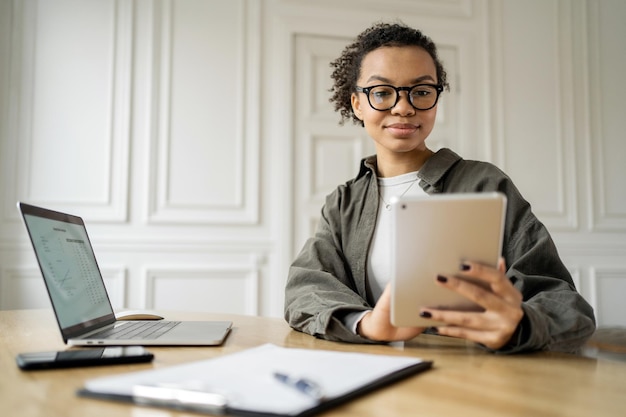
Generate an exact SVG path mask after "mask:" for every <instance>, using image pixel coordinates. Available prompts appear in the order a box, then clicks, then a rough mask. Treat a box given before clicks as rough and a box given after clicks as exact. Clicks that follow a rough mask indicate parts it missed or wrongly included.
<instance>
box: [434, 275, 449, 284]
mask: <svg viewBox="0 0 626 417" xmlns="http://www.w3.org/2000/svg"><path fill="white" fill-rule="evenodd" d="M437 281H439V282H443V283H444V284H445V283H446V282H448V278H446V277H444V276H443V275H437Z"/></svg>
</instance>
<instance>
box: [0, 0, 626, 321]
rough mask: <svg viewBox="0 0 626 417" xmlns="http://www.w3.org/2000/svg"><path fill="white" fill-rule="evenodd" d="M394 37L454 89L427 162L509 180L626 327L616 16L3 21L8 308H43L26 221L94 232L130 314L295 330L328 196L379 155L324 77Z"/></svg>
mask: <svg viewBox="0 0 626 417" xmlns="http://www.w3.org/2000/svg"><path fill="white" fill-rule="evenodd" d="M392 18H400V19H402V20H403V21H405V22H406V23H409V24H411V25H414V26H416V27H419V28H422V29H423V30H424V31H425V32H426V33H427V34H429V35H430V36H431V37H433V39H434V40H435V41H436V42H437V43H438V45H439V47H440V50H441V52H442V56H443V58H444V60H445V64H446V66H447V67H448V71H449V73H450V74H451V81H452V91H451V92H450V93H449V94H446V96H444V98H443V100H442V103H441V104H440V107H441V108H440V117H439V119H438V121H437V124H438V126H437V127H436V128H435V131H434V133H433V136H432V137H431V138H430V139H429V141H430V142H431V146H432V147H433V148H438V147H441V146H448V147H452V148H453V149H454V150H456V151H457V152H459V153H461V154H462V155H463V156H465V157H467V158H478V159H484V160H489V161H492V162H494V163H496V164H497V165H499V166H500V167H502V168H503V169H504V170H505V171H506V172H508V173H509V174H510V175H511V177H512V178H513V179H514V181H515V182H516V184H517V185H518V186H519V188H520V189H521V190H522V192H523V193H524V194H525V196H526V197H527V198H528V199H529V200H530V201H531V203H532V204H533V207H534V209H535V212H536V213H537V214H538V216H539V217H540V218H541V219H542V220H543V221H544V222H545V223H546V225H547V226H548V227H549V229H550V230H551V231H552V232H553V236H554V237H555V240H556V242H557V245H558V247H559V250H560V252H561V255H562V257H563V259H564V260H565V262H566V264H567V265H568V267H569V268H570V270H571V271H572V274H573V276H574V278H575V281H576V283H577V286H578V288H579V289H580V291H581V292H582V293H583V295H584V296H585V297H586V298H587V299H588V300H589V301H590V302H591V303H592V304H593V305H594V306H595V308H596V312H597V315H598V320H599V323H600V324H604V325H612V324H621V325H626V314H625V313H626V308H625V307H624V306H623V304H622V303H621V297H620V294H625V293H626V193H624V186H623V185H621V181H622V180H623V179H624V178H626V175H625V174H626V167H625V164H624V163H623V159H624V155H626V152H625V151H626V144H625V142H624V141H623V139H622V136H623V135H620V132H619V130H618V129H619V128H618V126H619V125H618V120H620V118H621V117H622V116H623V114H624V107H625V105H624V104H623V100H622V97H624V96H625V93H626V91H624V90H626V83H624V82H623V81H622V80H621V78H620V76H621V74H624V73H626V52H625V50H624V48H623V45H622V40H623V39H625V38H626V28H625V27H624V25H623V21H624V19H626V3H625V2H621V1H619V0H612V1H610V0H601V1H600V0H571V1H569V0H549V1H546V0H532V1H524V2H519V1H515V0H502V1H498V0H456V1H447V2H441V1H435V0H411V1H409V0H387V1H385V2H380V1H378V0H334V1H330V0H316V1H314V2H307V1H296V0H260V1H256V0H208V1H205V0H161V1H149V0H136V1H122V0H120V1H117V2H116V1H109V0H92V1H85V0H74V1H70V0H46V1H43V0H39V1H37V0H26V1H11V0H0V139H1V140H0V164H1V167H0V175H1V178H2V180H1V181H0V193H1V194H0V195H2V200H1V201H0V204H1V205H0V308H1V309H11V308H25V307H47V306H48V305H49V302H48V301H47V299H46V295H45V290H44V288H43V284H42V282H41V277H40V275H39V272H38V270H37V267H36V264H35V261H34V258H33V256H32V253H31V252H32V251H31V249H30V246H29V244H28V242H27V239H26V236H25V232H24V230H23V226H22V225H21V224H20V222H19V218H18V213H17V210H16V209H15V202H16V201H17V200H23V201H27V202H32V203H34V204H41V205H45V206H49V207H52V208H55V209H59V210H66V211H69V212H72V213H75V214H79V215H81V216H83V217H84V218H85V220H86V221H87V224H88V227H89V230H90V234H91V239H92V242H93V244H94V246H95V250H96V255H97V256H98V260H99V262H100V264H101V267H102V270H103V275H104V276H105V280H106V283H107V286H108V288H109V290H110V292H111V294H112V298H113V302H114V305H115V306H116V307H123V306H124V307H130V308H141V307H149V308H156V309H186V310H197V311H227V312H236V313H244V314H261V315H273V316H280V315H281V314H282V297H283V287H284V283H285V279H286V271H287V267H288V265H289V262H290V261H291V259H292V257H293V256H294V255H295V253H296V251H297V250H298V249H299V247H300V246H301V244H302V241H303V240H304V239H305V238H306V237H307V236H308V235H309V234H310V233H311V231H312V229H313V228H314V225H315V223H316V220H317V216H318V213H319V208H320V206H321V203H322V201H323V197H324V195H325V194H327V193H328V192H330V191H331V190H332V188H334V186H335V185H336V184H338V183H339V182H342V181H344V180H346V179H348V178H350V177H352V176H353V175H354V174H355V173H356V169H357V162H358V160H359V159H360V158H361V157H362V156H364V155H365V154H369V153H371V152H372V149H373V148H372V146H371V143H370V139H369V138H367V137H366V136H365V133H364V131H363V130H362V129H360V128H358V127H355V126H348V125H346V126H344V127H339V126H338V124H337V122H338V120H339V118H338V116H337V115H336V114H335V113H333V112H332V108H331V107H330V104H329V103H328V93H327V89H328V87H329V85H330V80H329V77H328V76H329V74H330V68H329V67H328V62H329V61H330V60H331V59H333V58H334V57H336V56H337V55H338V54H339V52H340V50H341V48H342V47H343V46H344V45H345V44H346V43H347V42H348V41H349V40H350V39H351V38H352V37H354V36H355V35H356V34H357V33H358V32H360V31H361V30H362V29H363V28H365V27H367V26H369V25H370V24H371V23H372V22H374V21H377V20H380V19H392Z"/></svg>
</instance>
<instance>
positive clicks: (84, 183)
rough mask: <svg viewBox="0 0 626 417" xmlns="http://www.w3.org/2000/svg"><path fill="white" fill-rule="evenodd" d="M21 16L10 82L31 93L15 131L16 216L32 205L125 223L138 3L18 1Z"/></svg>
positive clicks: (11, 188) (23, 96) (22, 101)
mask: <svg viewBox="0 0 626 417" xmlns="http://www.w3.org/2000/svg"><path fill="white" fill-rule="evenodd" d="M13 10H14V24H15V25H14V27H13V31H14V33H13V36H12V39H13V45H12V51H13V52H12V55H11V58H10V59H11V72H10V78H11V85H14V86H21V87H20V88H19V89H15V90H14V91H15V92H16V93H15V94H14V95H13V96H12V100H14V102H15V103H16V104H17V105H16V106H15V108H14V109H13V110H12V111H11V112H12V117H11V119H10V123H11V125H10V126H9V128H8V130H9V136H8V140H9V141H10V142H12V143H11V144H10V145H9V146H8V147H7V151H8V152H11V154H12V155H13V158H11V159H12V160H13V161H14V162H11V167H10V171H9V172H11V178H13V179H14V181H12V182H10V183H8V184H6V186H7V188H8V189H7V190H6V195H7V196H9V198H7V199H6V200H5V202H4V204H5V207H4V209H5V211H6V213H8V217H9V218H12V219H14V220H15V219H17V212H16V210H15V208H14V204H15V201H18V200H22V201H28V202H31V203H34V204H40V205H48V206H50V205H54V207H56V208H58V209H60V210H63V209H66V208H70V207H71V209H72V210H74V211H76V210H77V209H80V211H81V213H82V214H83V215H85V216H88V217H89V218H90V220H93V221H107V222H123V221H125V220H126V216H127V194H128V193H127V190H128V183H127V177H128V153H129V151H128V148H129V143H130V142H129V140H130V139H129V118H130V114H129V112H130V108H129V107H130V79H131V74H132V70H131V65H132V58H131V56H132V31H133V25H132V19H133V8H132V3H130V2H123V1H119V2H115V1H114V2H103V3H100V4H99V5H98V7H92V6H88V5H85V7H73V6H72V5H71V4H69V3H67V2H61V3H58V2H56V3H54V4H52V2H47V1H41V0H39V1H29V2H17V1H16V2H13ZM67 22H71V23H70V24H68V23H67ZM81 22H82V23H81ZM52 55H57V56H61V57H63V58H64V59H62V60H51V58H52ZM86 57H88V58H89V60H85V58H86ZM17 91H21V93H17ZM18 103H19V104H18ZM59 148H62V149H64V152H63V153H61V154H59V153H58V152H56V151H55V150H56V149H59ZM86 173H87V175H85V174H86ZM9 206H11V207H9Z"/></svg>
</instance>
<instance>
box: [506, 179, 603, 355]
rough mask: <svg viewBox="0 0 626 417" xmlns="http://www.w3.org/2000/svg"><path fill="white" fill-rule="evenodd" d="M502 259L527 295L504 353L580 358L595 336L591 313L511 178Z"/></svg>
mask: <svg viewBox="0 0 626 417" xmlns="http://www.w3.org/2000/svg"><path fill="white" fill-rule="evenodd" d="M500 188H503V189H502V191H505V193H506V194H507V198H508V209H507V220H506V231H505V245H504V248H503V255H504V257H505V259H506V263H507V268H508V270H507V276H508V277H509V279H510V280H511V282H513V284H514V285H515V287H517V288H518V289H519V290H520V291H521V293H522V295H523V304H522V309H523V310H524V318H523V319H522V321H521V323H520V325H519V326H518V329H517V331H516V333H515V334H514V336H513V337H512V338H511V340H510V341H509V343H508V344H507V345H506V346H504V347H503V348H501V349H499V350H498V352H500V353H514V352H521V351H529V350H551V351H562V352H576V351H578V350H579V349H580V348H581V347H582V345H583V344H584V343H585V341H586V340H587V339H589V337H591V335H592V334H593V332H594V330H595V317H594V313H593V309H592V307H591V306H590V305H589V304H588V303H587V301H585V299H584V298H583V297H582V296H581V295H580V294H579V293H578V291H576V288H575V287H574V283H573V281H572V278H571V275H570V273H569V271H568V270H567V268H566V267H565V265H564V264H563V262H562V261H561V259H560V257H559V254H558V252H557V248H556V246H555V244H554V242H553V240H552V238H551V237H550V234H549V232H548V230H547V229H546V227H545V226H544V225H543V224H542V223H541V222H540V221H539V220H538V219H537V217H536V216H535V215H534V214H533V213H532V211H531V208H530V205H529V203H528V202H527V201H526V200H524V199H523V198H522V196H521V195H520V194H519V191H518V190H517V189H516V188H515V186H514V185H513V184H512V182H510V180H509V179H508V178H505V179H504V180H503V183H501V184H500Z"/></svg>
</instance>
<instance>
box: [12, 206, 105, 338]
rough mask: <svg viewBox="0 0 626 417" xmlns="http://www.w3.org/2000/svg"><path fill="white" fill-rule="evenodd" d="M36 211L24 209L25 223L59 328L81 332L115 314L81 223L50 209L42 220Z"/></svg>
mask: <svg viewBox="0 0 626 417" xmlns="http://www.w3.org/2000/svg"><path fill="white" fill-rule="evenodd" d="M37 209H38V208H33V209H32V210H28V209H24V207H22V210H23V215H24V222H25V224H26V227H27V229H28V232H29V235H30V238H31V241H32V244H33V247H34V249H35V253H36V256H37V260H38V261H39V266H40V268H41V272H42V274H43V277H44V280H45V282H46V287H47V289H48V294H49V295H50V300H51V301H52V305H53V307H54V311H55V314H56V316H57V320H58V322H59V326H60V327H61V328H62V329H68V330H69V329H70V328H73V330H78V329H79V328H85V327H88V326H89V325H90V324H94V321H100V319H102V318H103V316H110V315H112V314H113V309H112V307H111V303H110V301H109V297H108V295H107V292H106V288H105V287H104V282H103V280H102V276H101V275H100V270H99V268H98V264H97V263H96V258H95V255H94V253H93V250H92V247H91V244H90V242H89V237H88V236H87V231H86V229H85V226H84V224H83V222H82V220H81V219H80V218H78V217H75V216H69V215H64V214H62V213H56V212H50V211H47V210H45V212H46V214H45V215H46V216H47V217H41V216H39V215H37ZM39 210H44V209H39ZM29 211H32V213H29ZM50 217H57V218H50Z"/></svg>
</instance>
